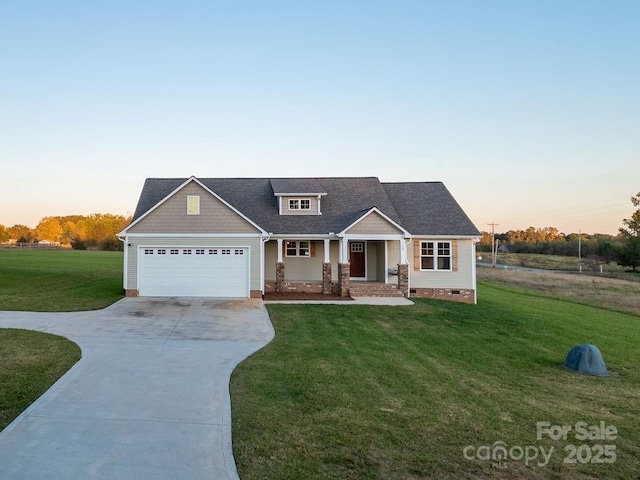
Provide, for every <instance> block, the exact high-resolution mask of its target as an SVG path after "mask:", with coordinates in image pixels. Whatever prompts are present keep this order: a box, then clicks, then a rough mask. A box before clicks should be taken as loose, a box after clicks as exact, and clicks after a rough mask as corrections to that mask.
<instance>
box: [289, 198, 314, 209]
mask: <svg viewBox="0 0 640 480" xmlns="http://www.w3.org/2000/svg"><path fill="white" fill-rule="evenodd" d="M303 201H307V202H309V203H308V206H307V207H304V208H303V207H302V202H303ZM288 204H289V210H311V199H310V198H290V199H289V202H288ZM292 205H293V206H292Z"/></svg>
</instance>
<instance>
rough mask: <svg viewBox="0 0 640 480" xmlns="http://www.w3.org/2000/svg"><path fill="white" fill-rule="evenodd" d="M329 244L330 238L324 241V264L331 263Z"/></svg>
mask: <svg viewBox="0 0 640 480" xmlns="http://www.w3.org/2000/svg"><path fill="white" fill-rule="evenodd" d="M329 242H330V240H329V239H328V238H325V239H324V263H330V262H331V257H330V255H329Z"/></svg>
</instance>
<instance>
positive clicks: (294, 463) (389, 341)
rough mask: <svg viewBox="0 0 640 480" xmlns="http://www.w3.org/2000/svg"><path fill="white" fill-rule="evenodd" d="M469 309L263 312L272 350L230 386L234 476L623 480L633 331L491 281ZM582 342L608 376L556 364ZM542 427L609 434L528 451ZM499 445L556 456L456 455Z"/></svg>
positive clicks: (638, 412)
mask: <svg viewBox="0 0 640 480" xmlns="http://www.w3.org/2000/svg"><path fill="white" fill-rule="evenodd" d="M479 298H480V304H479V305H477V306H473V305H464V304H456V303H448V302H441V301H435V300H419V301H417V302H416V305H414V306H411V307H373V306H371V307H368V306H354V305H349V306H346V305H338V306H332V305H327V306H319V305H269V306H268V309H269V314H270V316H271V319H272V321H273V324H274V326H275V329H276V338H275V339H274V340H273V342H272V343H271V344H269V345H268V346H267V347H265V348H264V349H263V350H261V351H259V352H257V353H256V354H255V355H253V356H252V357H250V358H249V359H248V360H247V361H245V362H243V363H242V364H241V365H239V366H238V367H237V368H236V370H235V371H234V373H233V376H232V381H231V395H232V411H233V413H232V416H233V442H234V456H235V459H236V462H237V464H238V470H239V473H240V477H241V478H242V479H243V480H252V479H316V478H318V479H334V478H335V479H427V478H451V479H458V478H469V479H471V478H473V479H477V478H504V479H508V478H509V479H510V478H527V479H539V478H558V479H559V478H562V479H565V478H569V479H587V478H589V479H591V478H603V477H606V478H633V477H634V476H635V475H636V474H637V472H638V471H639V470H640V461H639V460H638V459H639V458H640V354H638V351H639V348H638V347H639V346H640V318H639V317H638V316H634V315H630V314H624V313H619V312H613V311H608V310H602V309H598V308H595V307H590V306H585V305H578V304H574V303H570V302H566V301H561V300H555V299H550V298H543V297H540V296H537V295H535V294H532V293H527V292H513V291H509V290H507V289H505V288H504V287H500V286H494V285H492V284H490V283H482V284H481V285H480V286H479ZM584 342H591V343H594V344H596V345H597V346H598V347H599V348H600V350H601V351H602V352H603V356H604V358H605V361H606V363H607V367H608V368H609V370H610V371H611V372H613V375H612V376H611V377H608V378H595V377H590V376H584V375H580V374H576V373H572V372H569V371H568V370H565V369H564V368H563V367H562V364H563V361H564V358H565V356H566V354H567V352H568V351H569V349H570V348H571V347H573V346H574V345H577V344H580V343H584ZM544 421H547V422H550V424H551V425H571V426H575V424H576V422H579V421H585V422H587V423H588V424H589V425H594V424H599V422H601V421H604V422H606V424H607V425H613V426H615V427H616V428H617V429H618V434H619V435H618V437H617V439H615V440H609V441H591V442H589V441H586V442H585V441H580V440H577V439H575V438H574V437H573V433H570V434H569V436H568V439H567V440H566V441H562V440H559V441H552V440H550V439H548V438H545V439H543V440H537V438H536V422H544ZM498 441H503V442H505V444H506V445H507V447H508V448H512V447H514V446H516V447H517V446H520V447H522V448H526V447H527V446H533V447H537V448H539V447H543V448H544V449H545V451H546V452H548V449H549V448H550V447H554V449H555V452H554V453H553V454H552V456H551V460H550V462H549V464H548V465H546V466H539V465H538V464H537V460H536V461H532V462H530V464H529V465H528V466H527V465H525V462H524V460H513V459H509V460H508V461H507V462H505V464H503V465H502V466H492V462H491V461H481V460H478V459H475V460H467V459H466V458H465V457H464V455H463V449H464V448H465V447H466V446H472V447H473V449H470V450H467V452H468V453H469V452H471V454H472V455H473V452H475V451H477V450H476V449H477V448H478V447H481V446H485V445H488V446H493V444H494V443H495V442H498ZM571 444H573V445H575V446H576V447H580V446H581V445H583V444H586V445H587V446H585V447H582V450H581V452H582V457H581V459H583V460H584V459H585V458H586V457H585V454H586V453H597V449H598V448H599V447H595V445H597V444H602V445H604V444H612V445H615V451H616V455H617V459H616V461H615V463H613V464H581V463H580V462H577V463H575V464H565V463H563V459H564V458H565V457H566V456H567V455H568V452H567V451H565V450H564V448H565V447H567V446H569V445H571ZM568 448H571V447H568ZM587 449H588V452H587V451H586V450H587ZM585 452H586V453H585ZM517 453H518V451H517V450H514V455H516V456H517ZM540 458H541V457H540Z"/></svg>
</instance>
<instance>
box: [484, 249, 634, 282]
mask: <svg viewBox="0 0 640 480" xmlns="http://www.w3.org/2000/svg"><path fill="white" fill-rule="evenodd" d="M478 255H480V256H482V261H483V262H485V263H491V252H479V253H478ZM497 264H498V265H512V266H516V267H526V268H541V269H544V270H564V271H568V272H578V271H580V264H582V272H583V273H585V274H586V273H598V274H599V273H600V271H599V267H598V266H596V270H591V269H590V268H589V264H590V263H589V259H587V258H583V259H579V258H578V257H567V256H564V255H542V254H538V253H499V254H498V257H497ZM628 270H629V268H627V267H621V266H620V265H618V264H617V263H615V262H611V263H605V264H603V265H602V272H603V276H613V277H616V278H623V279H628V280H633V279H636V280H640V274H636V275H634V274H632V273H631V272H629V271H628Z"/></svg>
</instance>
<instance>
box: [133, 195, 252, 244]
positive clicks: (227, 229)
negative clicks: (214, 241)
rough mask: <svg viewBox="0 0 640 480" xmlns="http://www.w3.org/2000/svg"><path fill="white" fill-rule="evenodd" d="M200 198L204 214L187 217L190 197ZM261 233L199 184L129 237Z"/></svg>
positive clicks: (153, 214) (165, 205)
mask: <svg viewBox="0 0 640 480" xmlns="http://www.w3.org/2000/svg"><path fill="white" fill-rule="evenodd" d="M194 195H197V196H199V197H200V214H199V215H187V197H188V196H194ZM258 231H259V230H258V229H257V228H256V227H254V226H253V225H251V224H250V223H249V222H248V221H247V220H245V219H244V218H242V217H241V216H240V215H238V214H237V213H236V212H234V211H233V210H232V209H231V208H229V207H228V206H227V205H225V204H224V203H223V202H221V201H220V200H218V199H217V198H216V197H214V196H213V195H211V194H210V193H209V192H207V191H206V190H205V189H204V188H202V187H201V186H200V185H198V184H197V183H195V182H191V183H188V184H187V185H185V186H184V187H183V188H182V189H181V190H180V191H178V192H176V193H175V194H174V195H173V196H172V197H171V198H169V199H167V200H166V201H165V202H164V203H163V204H162V205H160V206H159V207H158V208H156V209H155V210H154V211H153V212H151V213H149V214H148V215H147V216H146V217H145V218H143V219H142V220H140V222H139V223H137V224H135V225H134V226H133V227H131V228H129V229H128V230H127V232H128V233H256V232H258Z"/></svg>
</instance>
